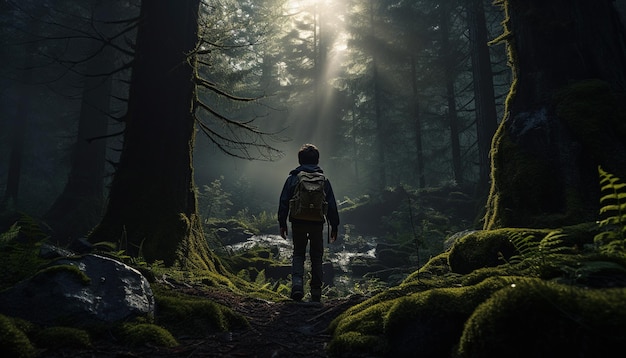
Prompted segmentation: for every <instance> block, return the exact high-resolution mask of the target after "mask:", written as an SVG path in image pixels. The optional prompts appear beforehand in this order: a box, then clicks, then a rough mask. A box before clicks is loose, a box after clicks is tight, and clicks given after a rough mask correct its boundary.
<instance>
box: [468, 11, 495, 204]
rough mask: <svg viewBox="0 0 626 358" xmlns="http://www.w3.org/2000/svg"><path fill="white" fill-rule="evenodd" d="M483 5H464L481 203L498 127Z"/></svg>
mask: <svg viewBox="0 0 626 358" xmlns="http://www.w3.org/2000/svg"><path fill="white" fill-rule="evenodd" d="M483 1H484V0H468V1H467V4H466V7H467V18H468V27H469V35H470V36H469V39H470V48H471V56H472V70H473V74H474V103H475V106H476V134H477V138H478V166H479V177H478V184H477V188H476V193H477V194H478V197H480V198H482V199H484V198H485V196H486V193H487V192H488V190H489V166H490V163H489V149H490V147H491V139H492V138H493V135H494V133H495V132H496V128H497V127H498V118H497V114H496V104H495V96H494V89H493V72H492V69H491V56H490V55H489V47H488V45H487V41H488V37H489V34H488V31H487V24H486V21H485V9H484V6H483Z"/></svg>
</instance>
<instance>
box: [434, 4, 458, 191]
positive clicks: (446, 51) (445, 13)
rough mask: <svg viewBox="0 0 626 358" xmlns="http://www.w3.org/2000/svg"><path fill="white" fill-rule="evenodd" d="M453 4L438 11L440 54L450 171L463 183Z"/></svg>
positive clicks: (443, 5)
mask: <svg viewBox="0 0 626 358" xmlns="http://www.w3.org/2000/svg"><path fill="white" fill-rule="evenodd" d="M452 5H453V3H451V2H450V1H444V2H443V3H442V4H441V7H440V10H439V17H440V21H439V23H440V25H441V52H442V57H443V67H444V81H445V87H446V95H445V96H446V102H447V105H448V113H447V115H446V120H447V122H448V125H449V127H450V145H451V152H452V153H451V154H452V171H453V173H454V180H455V181H456V182H457V183H459V184H461V183H463V167H462V165H461V142H460V140H459V136H460V131H459V124H458V116H457V109H456V94H455V92H454V79H455V77H456V75H457V70H456V64H455V59H454V56H453V53H454V50H453V49H452V46H451V44H450V13H451V12H452V9H453V6H452Z"/></svg>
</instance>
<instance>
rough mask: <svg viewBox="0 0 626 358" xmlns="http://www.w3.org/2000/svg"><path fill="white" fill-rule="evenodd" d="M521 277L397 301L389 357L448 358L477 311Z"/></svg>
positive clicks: (390, 317) (388, 323)
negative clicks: (414, 353) (472, 315)
mask: <svg viewBox="0 0 626 358" xmlns="http://www.w3.org/2000/svg"><path fill="white" fill-rule="evenodd" d="M517 280H520V279H519V278H508V277H493V278H490V279H487V280H485V281H483V282H481V283H480V284H478V285H475V286H470V287H456V288H441V289H432V290H428V291H424V292H419V293H415V294H413V295H409V296H406V297H402V298H398V299H396V300H395V302H394V304H393V305H392V306H391V308H390V309H389V312H388V313H387V315H386V318H385V322H384V324H385V337H386V338H387V341H388V347H389V349H390V350H389V352H387V355H388V356H408V355H411V354H412V353H413V352H420V355H422V354H423V355H424V356H425V357H444V356H449V355H450V353H451V351H450V347H453V346H454V345H455V344H456V343H457V342H458V339H459V337H460V336H461V334H462V331H463V325H464V324H465V321H466V320H467V318H468V317H469V316H470V315H471V314H472V312H473V311H474V309H475V308H476V307H477V306H478V305H479V304H480V303H481V302H484V301H485V300H487V299H488V298H489V297H490V296H491V295H492V294H493V292H496V291H498V290H500V289H502V288H503V287H506V286H508V285H510V284H511V283H512V282H516V281H517Z"/></svg>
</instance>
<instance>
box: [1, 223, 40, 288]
mask: <svg viewBox="0 0 626 358" xmlns="http://www.w3.org/2000/svg"><path fill="white" fill-rule="evenodd" d="M45 239H47V236H46V235H45V234H44V232H43V230H42V229H41V228H40V227H39V226H38V224H37V223H36V222H35V220H34V219H33V218H31V217H29V216H26V215H23V216H22V217H21V218H20V219H19V220H18V221H17V222H16V223H14V224H13V225H11V227H10V228H9V230H8V231H6V232H4V233H2V234H0V254H2V260H0V290H1V289H5V288H7V287H10V286H13V285H14V284H16V283H17V282H19V281H21V280H23V279H25V278H27V277H29V276H32V275H33V274H35V272H37V271H38V270H39V268H40V267H41V265H43V264H44V263H45V262H46V260H44V259H41V258H40V257H39V255H38V252H39V249H40V247H41V244H42V242H43V241H44V240H45Z"/></svg>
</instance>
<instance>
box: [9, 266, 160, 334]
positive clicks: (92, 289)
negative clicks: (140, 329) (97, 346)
mask: <svg viewBox="0 0 626 358" xmlns="http://www.w3.org/2000/svg"><path fill="white" fill-rule="evenodd" d="M154 305H155V303H154V296H153V293H152V289H151V287H150V284H149V282H148V280H147V279H146V278H145V277H144V276H143V275H142V274H141V273H140V272H139V271H137V270H135V269H134V268H132V267H130V266H128V265H126V264H124V263H122V262H119V261H117V260H114V259H112V258H108V257H104V256H100V255H94V254H88V255H85V256H73V257H65V258H60V259H58V260H55V261H53V263H52V264H50V265H49V266H47V267H45V268H44V269H42V270H41V271H39V272H38V273H37V274H36V275H34V276H33V277H31V278H29V279H26V280H24V281H21V282H19V283H18V284H16V285H15V286H13V287H12V288H10V289H7V290H5V291H3V292H0V313H2V314H4V315H7V316H12V317H19V318H23V319H26V320H28V321H31V322H33V323H37V324H42V325H58V324H62V325H66V324H73V325H89V324H98V323H113V322H119V321H125V320H128V319H132V318H134V317H138V316H144V317H153V316H154Z"/></svg>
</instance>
